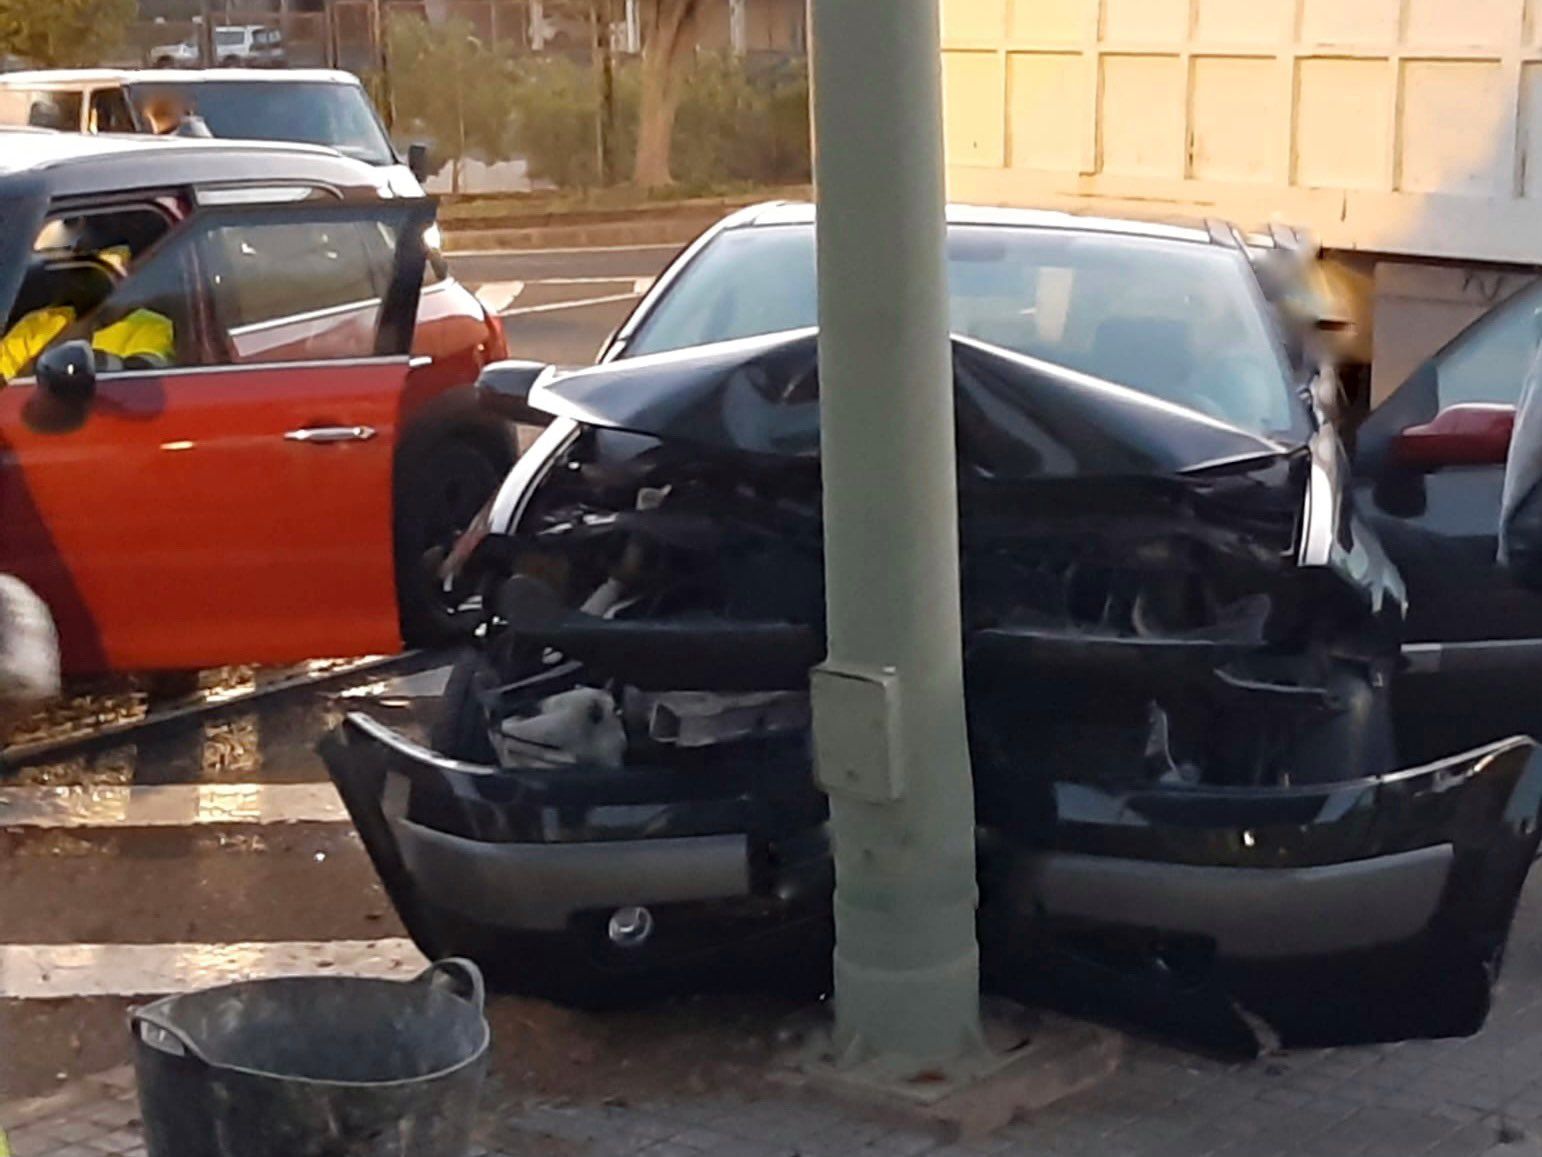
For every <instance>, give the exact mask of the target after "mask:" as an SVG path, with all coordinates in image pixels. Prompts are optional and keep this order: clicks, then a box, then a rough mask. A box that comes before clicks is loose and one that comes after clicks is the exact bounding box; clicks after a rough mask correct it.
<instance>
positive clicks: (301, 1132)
mask: <svg viewBox="0 0 1542 1157" xmlns="http://www.w3.org/2000/svg"><path fill="white" fill-rule="evenodd" d="M482 1002H483V987H482V974H481V973H480V972H478V971H477V967H476V965H474V964H472V963H471V962H470V961H467V960H442V961H440V962H439V963H437V964H433V965H430V966H429V967H428V969H426V970H425V971H424V972H423V973H422V974H421V975H419V976H418V977H417V978H416V979H414V980H410V981H405V982H404V981H394V980H364V979H357V978H352V977H341V976H296V977H286V978H282V979H277V980H257V981H249V982H247V983H243V984H228V985H224V986H222V987H220V988H210V989H205V990H204V991H202V992H191V993H187V994H185V995H182V996H171V997H167V998H166V999H164V1000H159V1001H156V1002H155V1003H154V1004H150V1005H147V1006H145V1007H144V1008H139V1009H135V1010H134V1011H133V1012H132V1013H130V1023H131V1025H132V1028H133V1031H134V1042H135V1044H134V1067H135V1071H136V1074H137V1076H138V1080H139V1105H140V1113H141V1116H142V1117H143V1119H144V1126H145V1141H146V1145H147V1146H148V1148H149V1153H150V1157H466V1155H467V1154H468V1153H469V1152H470V1150H471V1130H472V1126H473V1124H474V1122H475V1117H476V1107H477V1098H478V1096H479V1095H480V1093H481V1088H482V1079H483V1077H484V1076H485V1075H486V1071H487V1050H488V1043H489V1034H488V1028H487V1021H486V1019H485V1018H484V1017H483V1015H482Z"/></svg>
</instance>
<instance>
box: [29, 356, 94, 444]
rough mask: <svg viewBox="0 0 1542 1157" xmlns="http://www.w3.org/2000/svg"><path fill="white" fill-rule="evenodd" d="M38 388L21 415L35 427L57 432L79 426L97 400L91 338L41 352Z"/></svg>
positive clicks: (35, 428)
mask: <svg viewBox="0 0 1542 1157" xmlns="http://www.w3.org/2000/svg"><path fill="white" fill-rule="evenodd" d="M33 372H34V374H35V376H36V377H37V389H36V390H35V391H34V392H33V394H32V397H30V398H29V399H28V400H27V404H26V406H25V407H23V410H22V417H23V418H24V419H25V420H26V422H27V424H28V425H29V426H31V427H32V428H33V429H34V430H37V431H39V432H42V433H49V434H58V433H65V432H67V431H70V430H75V429H78V428H79V427H80V426H81V425H82V424H84V422H85V420H86V415H87V414H88V413H89V412H90V410H91V403H92V402H93V401H94V400H95V399H96V351H95V350H93V349H92V348H91V343H90V342H88V341H67V342H64V343H62V344H61V345H56V346H53V347H52V348H50V349H46V350H44V351H43V352H42V354H41V355H39V357H38V359H37V365H36V366H35V367H34V369H33Z"/></svg>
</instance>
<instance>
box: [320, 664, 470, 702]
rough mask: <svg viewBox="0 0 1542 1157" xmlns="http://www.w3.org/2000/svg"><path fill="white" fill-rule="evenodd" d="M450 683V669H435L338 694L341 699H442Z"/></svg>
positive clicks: (351, 688) (367, 684)
mask: <svg viewBox="0 0 1542 1157" xmlns="http://www.w3.org/2000/svg"><path fill="white" fill-rule="evenodd" d="M449 682H450V668H448V667H434V668H432V669H430V670H427V671H419V672H418V673H417V674H415V675H398V676H397V677H396V678H394V679H382V680H380V682H378V683H366V684H365V685H364V686H362V687H350V688H349V689H348V690H346V691H341V692H339V693H338V696H337V697H338V698H339V699H440V698H443V696H444V691H445V688H446V687H447V686H448V685H449Z"/></svg>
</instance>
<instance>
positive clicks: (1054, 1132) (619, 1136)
mask: <svg viewBox="0 0 1542 1157" xmlns="http://www.w3.org/2000/svg"><path fill="white" fill-rule="evenodd" d="M496 1011H497V1010H496V1009H495V1012H496ZM515 1011H516V1012H518V1011H519V1010H518V1009H517V1008H516V1009H515ZM520 1015H523V1014H522V1013H521V1014H520ZM494 1019H495V1021H498V1022H499V1023H500V1026H501V1028H502V1030H503V1031H504V1033H505V1039H504V1041H503V1042H502V1043H503V1047H502V1049H500V1051H499V1055H500V1058H501V1060H502V1061H503V1069H502V1071H501V1072H499V1073H497V1074H495V1082H494V1084H493V1085H492V1086H491V1087H490V1088H489V1090H488V1094H487V1096H486V1098H485V1102H486V1104H487V1111H486V1112H485V1114H484V1117H483V1120H482V1122H481V1127H480V1130H479V1142H480V1144H481V1145H482V1146H484V1148H483V1149H482V1150H481V1153H482V1155H483V1157H586V1155H594V1157H633V1155H636V1157H695V1155H697V1154H714V1155H721V1157H795V1155H796V1157H845V1155H847V1154H870V1155H872V1157H922V1155H925V1157H956V1155H961V1154H979V1153H998V1154H1012V1155H1019V1154H1020V1155H1022V1157H1030V1155H1031V1157H1211V1155H1213V1157H1223V1155H1224V1157H1233V1155H1235V1157H1244V1155H1245V1157H1339V1155H1341V1154H1343V1155H1350V1154H1353V1155H1364V1157H1412V1155H1415V1154H1423V1155H1427V1157H1542V876H1539V877H1537V882H1535V883H1534V884H1533V886H1532V887H1530V888H1529V889H1528V893H1527V896H1526V897H1525V898H1524V899H1523V902H1522V909H1521V915H1520V917H1519V920H1518V922H1517V926H1516V930H1515V936H1514V938H1513V939H1512V941H1511V947H1510V959H1509V962H1508V964H1507V966H1506V982H1505V985H1504V986H1503V988H1502V989H1501V992H1500V996H1499V1000H1498V1004H1497V1006H1496V1008H1495V1010H1494V1013H1493V1016H1492V1017H1491V1019H1490V1022H1489V1025H1488V1027H1487V1028H1486V1029H1485V1030H1484V1031H1483V1032H1482V1033H1480V1034H1479V1035H1477V1036H1475V1037H1472V1038H1469V1039H1466V1040H1454V1041H1436V1042H1418V1043H1409V1044H1400V1045H1389V1046H1378V1047H1372V1048H1356V1049H1332V1050H1321V1051H1314V1052H1298V1053H1289V1054H1284V1055H1280V1056H1275V1057H1270V1058H1266V1059H1264V1060H1261V1061H1257V1062H1254V1063H1251V1064H1229V1063H1224V1062H1220V1061H1215V1060H1210V1059H1206V1058H1203V1057H1198V1056H1195V1055H1193V1054H1191V1053H1187V1052H1183V1051H1180V1050H1176V1049H1171V1048H1167V1047H1164V1046H1161V1045H1158V1044H1154V1043H1150V1042H1143V1041H1132V1042H1131V1043H1130V1046H1129V1048H1128V1050H1127V1053H1126V1061H1125V1064H1124V1066H1123V1068H1122V1070H1121V1071H1120V1072H1119V1073H1117V1074H1116V1075H1115V1076H1114V1077H1112V1078H1110V1079H1109V1080H1108V1081H1106V1082H1104V1083H1103V1084H1102V1085H1100V1086H1099V1087H1097V1088H1096V1089H1094V1090H1092V1091H1091V1092H1088V1093H1086V1094H1083V1095H1082V1096H1079V1097H1076V1098H1073V1099H1071V1100H1068V1101H1064V1102H1061V1103H1060V1104H1059V1105H1056V1106H1054V1107H1053V1108H1051V1109H1049V1110H1046V1111H1045V1112H1043V1113H1040V1114H1038V1115H1036V1116H1035V1117H1033V1118H1032V1119H1030V1120H1027V1121H1023V1122H1019V1123H1017V1124H1015V1125H1013V1126H1011V1127H1010V1128H1008V1129H1005V1130H1003V1131H1002V1132H1000V1133H998V1134H997V1135H995V1136H994V1137H991V1138H989V1139H988V1140H986V1141H983V1142H976V1143H973V1144H949V1143H948V1142H946V1141H945V1140H943V1139H941V1138H939V1137H938V1136H936V1135H935V1134H933V1133H931V1132H928V1131H927V1130H924V1129H921V1128H917V1127H914V1126H912V1125H909V1124H906V1123H904V1122H903V1121H900V1120H897V1119H886V1118H885V1117H883V1116H882V1115H881V1114H875V1113H873V1112H867V1111H863V1110H860V1109H857V1108H853V1107H848V1106H844V1105H840V1104H834V1103H831V1102H828V1101H825V1100H821V1099H818V1098H815V1097H814V1096H812V1095H810V1094H805V1093H802V1092H800V1091H798V1090H796V1089H792V1088H788V1087H785V1086H784V1085H782V1084H781V1083H779V1082H777V1081H774V1080H766V1079H762V1078H760V1077H759V1075H758V1072H759V1070H758V1067H757V1065H758V1060H754V1061H751V1063H750V1064H749V1065H748V1066H747V1068H746V1067H745V1066H744V1065H742V1064H741V1065H739V1067H738V1069H737V1071H739V1072H740V1073H741V1075H743V1076H747V1077H748V1078H749V1079H747V1080H746V1079H739V1080H734V1081H725V1082H719V1083H718V1086H717V1087H714V1085H713V1082H712V1069H711V1062H712V1060H713V1059H714V1058H710V1057H705V1056H704V1057H703V1061H704V1064H705V1065H706V1066H707V1067H706V1068H704V1070H703V1071H704V1072H705V1073H706V1074H707V1078H708V1079H706V1080H701V1079H698V1078H697V1075H696V1074H695V1073H694V1072H693V1073H692V1074H691V1076H690V1079H682V1080H680V1081H678V1082H677V1086H678V1087H674V1088H673V1089H672V1091H670V1092H669V1093H667V1094H666V1095H658V1093H657V1088H658V1085H657V1081H656V1080H655V1081H653V1082H652V1083H651V1084H650V1083H649V1082H647V1081H643V1082H641V1083H638V1084H636V1085H635V1087H634V1084H633V1082H632V1081H629V1080H618V1081H616V1082H614V1087H612V1084H611V1082H610V1080H609V1078H608V1077H606V1078H602V1079H601V1080H599V1081H598V1082H596V1081H594V1080H590V1081H589V1083H588V1085H587V1086H583V1087H587V1088H589V1089H591V1090H592V1089H593V1088H595V1087H599V1088H601V1089H603V1090H604V1092H603V1093H602V1094H601V1095H599V1096H595V1095H575V1096H573V1097H570V1098H558V1097H553V1096H551V1095H540V1094H535V1093H531V1092H522V1091H521V1089H520V1088H519V1087H518V1086H519V1085H520V1084H524V1085H526V1086H527V1087H529V1088H531V1089H534V1088H538V1087H540V1085H541V1081H540V1080H539V1079H533V1078H538V1077H539V1076H540V1074H537V1073H534V1072H529V1071H523V1072H521V1071H512V1070H513V1069H514V1068H515V1067H516V1066H514V1065H513V1064H512V1063H511V1061H510V1058H518V1057H519V1056H520V1050H519V1049H518V1048H517V1047H511V1046H517V1044H518V1042H517V1041H510V1040H509V1039H507V1037H508V1035H509V1034H510V1033H511V1032H512V1031H513V1029H512V1028H511V1025H516V1024H517V1023H518V1021H517V1019H516V1018H510V1017H508V1016H496V1015H495V1017H494ZM572 1023H573V1024H574V1025H575V1028H574V1029H573V1044H572V1046H571V1048H565V1049H564V1051H563V1052H562V1053H561V1055H560V1056H559V1055H557V1054H552V1053H550V1052H548V1053H545V1054H542V1055H540V1056H532V1057H531V1058H530V1061H529V1063H532V1064H540V1065H548V1066H555V1065H557V1064H558V1063H559V1062H560V1063H561V1064H565V1065H571V1066H573V1067H574V1068H575V1069H576V1070H578V1071H587V1072H589V1073H590V1074H592V1075H598V1074H597V1073H595V1070H601V1069H606V1068H608V1067H610V1065H611V1064H612V1063H613V1062H615V1058H614V1057H601V1056H596V1055H593V1054H592V1053H591V1052H590V1051H589V1050H590V1049H591V1048H592V1044H590V1043H586V1042H585V1040H584V1039H583V1030H582V1029H581V1028H580V1027H576V1026H578V1025H579V1024H580V1022H579V1021H577V1020H574V1021H573V1022H572ZM582 1023H584V1024H594V1023H601V1024H603V1023H605V1022H603V1021H586V1022H582ZM668 1023H669V1022H668V1018H667V1017H665V1018H661V1019H659V1020H658V1021H657V1022H656V1025H660V1026H667V1024H668ZM657 1031H660V1032H667V1028H658V1029H657ZM693 1047H695V1046H693ZM700 1047H701V1049H702V1051H703V1053H704V1054H705V1052H706V1051H708V1049H709V1048H710V1050H711V1051H713V1052H716V1053H718V1054H719V1055H718V1058H716V1059H718V1060H721V1059H722V1058H737V1059H738V1060H739V1061H744V1060H746V1059H748V1058H746V1048H745V1042H744V1039H743V1030H742V1026H741V1025H738V1024H736V1023H735V1022H734V1021H733V1020H732V1019H731V1018H729V1019H726V1020H725V1021H724V1022H723V1024H722V1027H721V1028H720V1029H718V1030H717V1035H716V1036H715V1037H710V1036H709V1037H708V1038H705V1039H704V1040H703V1041H702V1042H701V1044H700ZM640 1063H641V1064H642V1065H647V1064H648V1057H647V1054H646V1053H644V1054H642V1059H641V1062H640ZM620 1064H621V1065H622V1067H623V1068H624V1066H625V1061H624V1060H623V1061H621V1062H620ZM728 1067H733V1066H728ZM617 1071H620V1070H617ZM725 1090H727V1091H725ZM133 1098H134V1094H133V1090H132V1080H131V1076H130V1074H129V1073H128V1072H127V1070H121V1069H120V1070H115V1071H114V1072H111V1073H108V1074H104V1075H103V1076H101V1077H97V1078H94V1079H91V1080H86V1081H78V1082H75V1083H73V1084H71V1085H70V1086H68V1087H66V1088H65V1089H62V1090H60V1091H59V1092H57V1093H55V1094H54V1095H52V1096H50V1097H48V1098H45V1099H41V1100H36V1101H30V1102H18V1103H13V1104H11V1105H0V1126H3V1127H4V1128H5V1129H6V1131H7V1132H8V1133H9V1135H10V1142H11V1151H12V1154H13V1155H14V1157H102V1155H104V1154H105V1155H113V1154H122V1155H131V1154H138V1153H142V1152H143V1149H142V1148H140V1145H141V1142H140V1140H139V1134H138V1110H137V1107H136V1105H135V1103H134V1099H133Z"/></svg>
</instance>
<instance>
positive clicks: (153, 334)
mask: <svg viewBox="0 0 1542 1157" xmlns="http://www.w3.org/2000/svg"><path fill="white" fill-rule="evenodd" d="M91 344H92V345H93V346H95V347H96V348H97V349H99V350H101V351H102V352H103V353H104V354H112V355H113V356H114V357H118V358H122V359H123V360H124V361H127V360H128V359H129V358H139V357H143V358H153V359H154V360H155V361H157V362H160V363H163V364H164V363H169V362H170V361H171V360H172V357H173V356H174V355H175V354H176V352H177V341H176V336H175V334H174V333H173V332H172V327H171V319H170V318H169V317H164V316H162V315H161V314H159V313H156V312H154V311H153V310H148V309H136V310H135V311H134V312H133V313H131V314H129V315H128V316H127V317H125V318H124V319H123V320H122V321H115V322H113V323H112V324H111V325H109V326H108V327H107V328H106V329H99V330H97V331H96V333H94V334H93V335H92V336H91Z"/></svg>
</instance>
